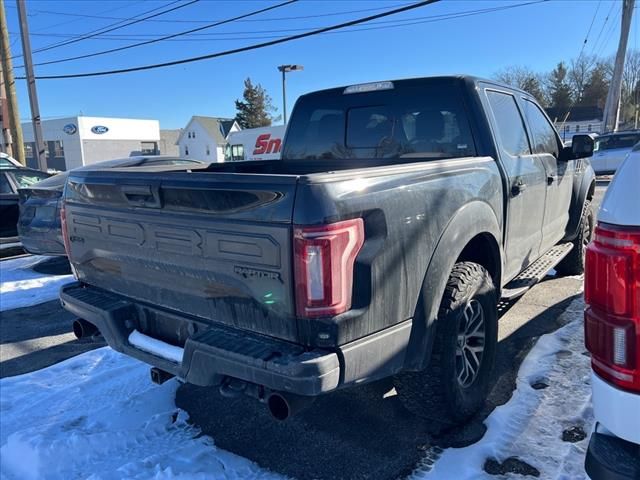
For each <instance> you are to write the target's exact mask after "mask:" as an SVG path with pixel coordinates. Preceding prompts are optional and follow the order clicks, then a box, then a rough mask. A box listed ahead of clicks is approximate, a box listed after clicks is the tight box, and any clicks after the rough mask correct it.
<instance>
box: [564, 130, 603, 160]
mask: <svg viewBox="0 0 640 480" xmlns="http://www.w3.org/2000/svg"><path fill="white" fill-rule="evenodd" d="M594 147H595V142H594V141H593V137H591V135H574V136H573V140H572V141H571V146H570V147H564V148H563V149H562V152H561V153H560V160H565V161H566V160H576V159H578V158H588V157H592V156H593V149H594Z"/></svg>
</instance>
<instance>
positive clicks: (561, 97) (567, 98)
mask: <svg viewBox="0 0 640 480" xmlns="http://www.w3.org/2000/svg"><path fill="white" fill-rule="evenodd" d="M549 97H550V100H551V106H553V107H556V108H560V109H563V110H567V111H568V110H569V108H571V105H572V103H573V102H572V99H571V87H569V83H568V82H567V67H566V66H565V64H564V62H560V63H558V65H557V66H556V68H554V69H553V70H552V72H551V74H550V75H549Z"/></svg>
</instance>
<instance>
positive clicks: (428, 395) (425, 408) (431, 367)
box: [394, 262, 498, 434]
mask: <svg viewBox="0 0 640 480" xmlns="http://www.w3.org/2000/svg"><path fill="white" fill-rule="evenodd" d="M472 300H477V303H479V304H480V305H481V307H482V310H483V314H484V322H485V326H484V329H485V340H484V352H483V353H482V359H481V362H480V367H479V368H478V373H477V375H476V377H475V379H474V380H473V382H472V383H471V384H469V385H468V386H466V387H463V386H462V385H461V383H460V382H459V380H458V372H457V367H456V365H457V363H456V362H457V361H458V360H457V357H456V351H457V345H458V341H459V337H458V334H459V329H460V328H461V326H462V325H464V323H462V322H465V320H464V312H465V309H466V308H468V306H469V305H470V304H471V303H472ZM477 303H475V302H474V305H477ZM497 338H498V312H497V292H496V288H495V286H494V284H493V281H492V280H491V276H490V275H489V273H488V272H487V270H486V269H485V268H484V267H482V266H481V265H478V264H477V263H472V262H460V263H456V264H455V265H454V267H453V270H452V272H451V275H450V277H449V280H448V281H447V286H446V288H445V292H444V295H443V297H442V301H441V304H440V309H439V311H438V318H437V320H436V324H435V338H434V344H433V349H432V353H431V358H430V361H429V364H428V366H427V367H426V368H425V369H424V370H422V371H419V372H402V373H400V374H398V375H396V376H395V377H394V385H395V388H396V392H397V395H398V397H399V399H400V401H401V402H402V404H403V405H404V407H405V408H406V409H407V410H409V411H410V412H412V413H414V414H415V415H418V416H420V417H422V418H425V419H428V420H430V422H428V424H427V428H428V429H430V431H431V432H432V433H435V434H437V433H440V432H441V431H442V430H444V429H448V428H450V427H452V426H455V425H457V424H461V423H464V422H465V421H467V420H468V419H469V418H470V417H472V416H473V415H474V414H475V413H476V412H477V411H478V410H479V409H480V408H481V407H482V406H483V405H484V402H485V399H486V396H487V392H488V390H489V387H490V385H491V377H492V375H491V371H492V369H493V363H494V358H495V353H496V344H497Z"/></svg>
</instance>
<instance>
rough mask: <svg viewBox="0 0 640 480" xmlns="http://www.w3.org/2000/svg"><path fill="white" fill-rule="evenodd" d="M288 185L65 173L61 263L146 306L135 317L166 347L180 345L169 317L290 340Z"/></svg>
mask: <svg viewBox="0 0 640 480" xmlns="http://www.w3.org/2000/svg"><path fill="white" fill-rule="evenodd" d="M296 183H297V177H296V176H293V175H257V174H235V173H232V174H229V173H209V172H193V173H191V172H165V173H158V172H132V171H126V172H124V171H120V172H118V171H113V170H111V171H95V172H78V173H72V174H71V176H70V178H69V181H68V183H67V187H66V191H65V213H66V226H67V231H68V235H69V257H70V260H71V262H72V264H73V266H74V268H75V270H76V272H77V275H78V279H79V280H80V281H82V282H84V283H87V284H90V285H94V286H97V287H100V288H102V289H106V290H109V291H111V292H114V293H118V294H121V295H124V296H126V297H128V298H130V299H132V300H134V301H137V302H139V304H140V305H141V307H140V308H141V309H144V305H147V306H149V307H150V308H149V309H145V310H144V313H143V314H142V315H140V316H141V317H142V318H145V317H153V318H151V319H150V321H149V324H150V325H152V326H153V327H152V328H151V327H150V329H152V330H155V331H152V332H150V333H151V334H155V336H157V337H160V338H163V339H165V340H166V341H169V342H172V343H176V344H180V343H183V341H184V339H185V335H183V334H181V332H178V331H175V330H176V329H179V328H182V327H181V326H180V325H177V324H176V323H175V322H172V321H171V318H172V315H171V313H170V311H173V312H179V313H180V314H186V315H188V316H193V317H194V319H195V320H196V323H197V322H202V323H204V324H207V323H213V324H215V323H216V322H219V323H222V324H226V325H229V326H233V327H236V328H240V329H248V330H251V331H253V332H257V333H265V334H268V335H270V336H274V337H278V338H281V339H284V340H292V341H295V340H296V339H297V329H296V323H295V317H294V301H293V280H292V268H291V258H292V253H291V249H292V246H291V218H292V212H293V202H294V196H295V190H296ZM153 307H160V310H158V309H157V308H153ZM163 310H168V312H167V315H166V317H164V316H163V315H162V313H159V312H162V311H163ZM190 325H192V324H190ZM190 328H192V327H190ZM190 333H193V332H190ZM186 336H188V335H186Z"/></svg>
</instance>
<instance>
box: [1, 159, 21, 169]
mask: <svg viewBox="0 0 640 480" xmlns="http://www.w3.org/2000/svg"><path fill="white" fill-rule="evenodd" d="M16 166H17V165H16V164H15V163H13V162H12V161H11V160H9V159H8V158H5V157H0V168H15V167H16Z"/></svg>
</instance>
